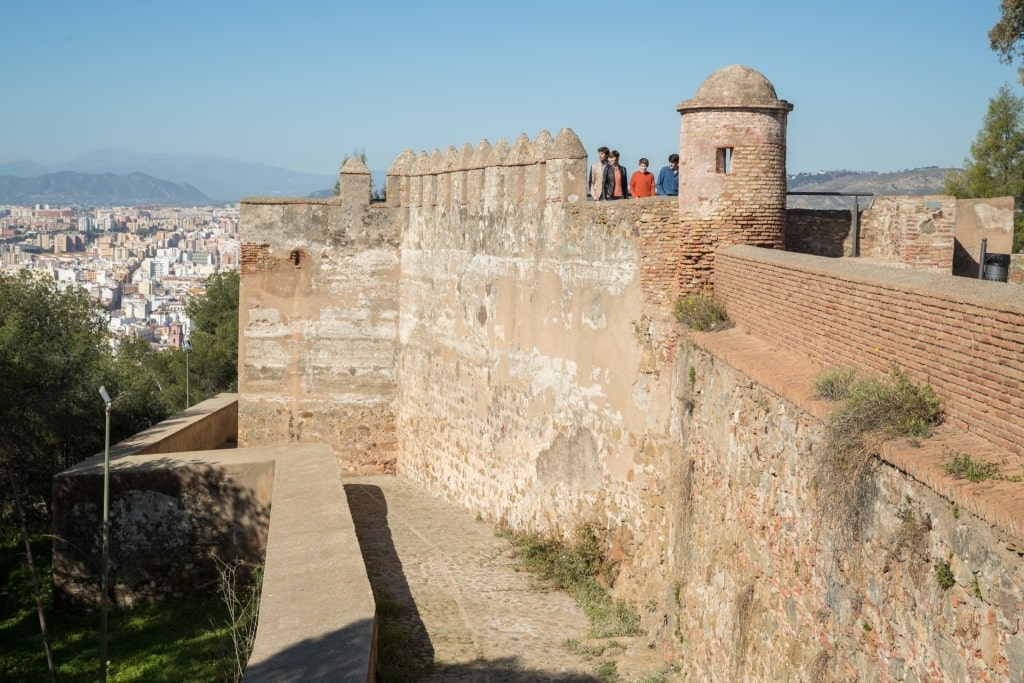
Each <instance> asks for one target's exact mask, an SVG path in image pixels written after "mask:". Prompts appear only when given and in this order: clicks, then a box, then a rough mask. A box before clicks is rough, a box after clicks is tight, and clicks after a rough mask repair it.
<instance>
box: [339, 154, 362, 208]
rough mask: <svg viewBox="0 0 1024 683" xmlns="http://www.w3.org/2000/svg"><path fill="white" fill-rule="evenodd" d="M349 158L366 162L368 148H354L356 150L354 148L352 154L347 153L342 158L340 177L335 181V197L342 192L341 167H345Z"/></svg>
mask: <svg viewBox="0 0 1024 683" xmlns="http://www.w3.org/2000/svg"><path fill="white" fill-rule="evenodd" d="M349 159H359V160H360V161H362V162H363V163H364V164H365V163H366V150H365V149H354V150H352V153H351V154H347V155H345V156H344V157H343V158H342V160H341V165H340V166H338V171H339V177H338V179H337V180H335V181H334V196H335V197H337V196H338V195H339V194H341V177H340V171H341V169H343V168H345V162H346V161H348V160H349Z"/></svg>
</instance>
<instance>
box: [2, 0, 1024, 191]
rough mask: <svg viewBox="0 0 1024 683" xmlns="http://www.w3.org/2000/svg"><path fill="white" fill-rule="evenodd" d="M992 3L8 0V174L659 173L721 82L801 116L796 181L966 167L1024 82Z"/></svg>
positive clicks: (796, 131) (793, 156) (792, 156)
mask: <svg viewBox="0 0 1024 683" xmlns="http://www.w3.org/2000/svg"><path fill="white" fill-rule="evenodd" d="M998 8H999V1H998V0H888V1H887V2H881V1H876V0H861V1H860V2H841V3H833V2H822V1H820V0H815V1H811V0H806V1H805V0H779V1H778V2H766V1H765V0H732V1H731V2H727V1H722V2H706V1H705V2H692V1H678V0H677V1H676V2H660V1H648V2H645V3H626V2H623V1H622V0H618V1H616V2H604V1H603V0H588V1H587V2H568V1H560V0H548V1H547V2H534V1H532V0H520V1H519V2H505V3H491V2H461V1H445V0H434V1H432V2H423V1H422V0H420V1H417V2H406V1H404V0H396V1H394V2H365V1H364V2H351V1H349V0H330V1H319V0H292V1H290V2H263V1H261V0H248V1H246V2H235V1H221V0H202V1H200V2H194V1H192V0H179V1H178V2H174V3H163V2H148V1H144V0H132V1H131V2H122V1H121V0H94V1H86V0H32V1H31V2H29V1H27V0H26V1H15V0H10V1H5V2H3V3H2V7H0V25H2V26H3V27H4V28H3V38H2V40H0V64H2V65H3V66H2V68H0V92H2V93H3V95H2V98H3V107H2V109H0V163H6V162H12V161H21V160H31V161H36V162H39V163H43V164H53V163H59V162H63V161H68V160H70V159H72V158H74V157H76V156H79V155H81V154H84V153H87V152H90V151H93V150H96V149H103V148H117V149H125V150H132V151H136V152H146V153H173V154H196V155H212V156H221V157H227V158H231V159H238V160H242V161H249V162H257V163H265V164H269V165H273V166H280V167H284V168H289V169H292V170H295V171H305V172H310V173H322V174H325V175H334V174H335V173H336V172H337V170H338V164H339V162H340V161H341V159H342V158H343V157H344V156H346V155H348V154H350V153H351V152H352V151H353V150H355V149H361V150H365V152H366V155H367V157H368V165H369V166H370V168H371V170H384V169H387V168H388V167H389V166H390V165H391V163H392V162H393V161H394V160H395V158H396V157H397V156H398V155H399V154H400V153H401V152H402V150H404V149H412V150H413V151H415V152H417V153H418V152H419V151H420V150H426V151H427V152H430V151H431V150H433V149H434V148H435V147H436V148H439V149H441V150H442V151H444V150H445V149H446V148H447V147H448V146H449V145H454V146H455V147H456V148H458V147H461V145H462V144H463V143H464V142H469V143H470V144H472V145H473V146H476V145H477V144H478V143H479V142H480V141H481V140H482V139H485V138H486V139H487V140H488V141H490V143H491V144H492V145H493V144H495V143H496V142H497V140H498V138H501V137H504V138H506V139H507V140H508V141H509V142H510V143H511V142H514V141H515V139H516V137H518V136H519V134H520V133H526V134H527V135H528V136H529V137H530V139H531V140H532V139H534V138H536V136H537V134H538V133H539V132H540V131H541V130H542V129H543V130H548V131H549V132H550V133H551V134H552V135H555V134H557V133H558V131H559V130H560V129H561V128H563V127H565V126H568V127H570V128H572V129H573V130H574V131H575V132H576V134H577V135H578V136H579V137H580V139H581V140H582V142H583V144H584V146H585V147H586V148H587V150H588V152H590V153H591V155H593V154H594V150H595V149H596V148H597V147H598V146H600V145H608V146H609V147H612V148H615V149H619V150H620V151H621V153H622V159H623V161H624V163H625V164H626V165H627V167H628V168H631V169H632V168H635V166H636V160H637V159H638V158H639V157H641V156H646V157H649V158H650V159H651V162H652V166H654V167H655V168H657V167H660V166H661V165H662V164H663V163H664V159H665V158H666V157H667V155H668V154H669V153H670V152H672V151H673V150H674V149H676V148H677V147H678V136H679V114H678V113H677V112H676V110H675V107H676V105H677V104H678V103H679V102H682V101H684V100H687V99H690V98H691V97H692V96H693V94H694V93H695V92H696V90H697V88H698V87H699V86H700V84H701V82H702V81H703V80H704V79H705V78H706V77H707V76H708V75H709V74H711V73H712V72H714V71H715V70H717V69H718V68H720V67H722V66H726V65H728V64H743V65H746V66H749V67H751V68H754V69H756V70H758V71H760V72H761V73H762V74H764V75H765V76H766V77H767V78H768V79H769V80H770V81H771V82H772V83H773V84H774V85H775V89H776V92H777V93H778V95H779V97H780V98H781V99H785V100H788V101H790V102H792V103H793V104H794V106H795V109H794V110H793V112H792V113H791V114H790V116H789V128H788V131H789V138H788V139H789V156H788V170H789V172H791V173H795V172H800V171H816V170H837V169H850V170H857V171H896V170H902V169H907V168H917V167H921V166H959V165H961V164H962V163H963V160H964V158H965V157H966V156H967V155H968V153H969V151H970V145H971V142H972V141H973V140H974V138H975V136H976V135H977V132H978V130H979V128H980V127H981V123H982V119H983V117H984V115H985V111H986V109H987V107H988V102H989V100H990V99H991V98H992V97H994V96H995V95H996V93H997V91H998V89H999V87H1000V86H1001V85H1003V84H1008V85H1010V86H1011V88H1012V89H1013V91H1014V92H1015V93H1016V94H1021V92H1022V90H1021V88H1020V87H1019V86H1018V85H1017V84H1016V70H1015V68H1014V67H1011V66H1004V65H1002V64H1000V63H999V61H998V59H997V58H996V55H995V54H994V53H993V52H992V51H991V50H990V49H989V44H988V31H989V29H990V28H991V27H992V25H993V24H994V23H995V22H996V21H997V20H998V18H999V9H998Z"/></svg>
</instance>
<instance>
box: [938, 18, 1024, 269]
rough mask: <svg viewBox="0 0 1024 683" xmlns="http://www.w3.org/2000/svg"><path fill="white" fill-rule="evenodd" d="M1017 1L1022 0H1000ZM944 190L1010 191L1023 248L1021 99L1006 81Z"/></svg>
mask: <svg viewBox="0 0 1024 683" xmlns="http://www.w3.org/2000/svg"><path fill="white" fill-rule="evenodd" d="M1007 4H1013V5H1018V4H1019V5H1020V6H1021V7H1022V10H1021V11H1022V12H1024V0H1017V1H1014V2H1011V0H1004V2H1003V7H1004V9H1005V7H1006V6H1007ZM944 192H945V193H946V194H951V195H953V196H955V197H959V198H973V197H1006V196H1010V195H1012V196H1013V197H1014V200H1015V202H1014V203H1015V205H1016V207H1017V211H1015V212H1014V217H1013V251H1014V252H1015V253H1021V252H1024V213H1022V212H1021V210H1020V209H1021V207H1022V201H1024V99H1022V98H1020V97H1018V96H1016V95H1014V94H1013V93H1012V92H1010V88H1009V87H1008V86H1006V85H1004V86H1002V87H1001V88H1000V89H999V94H997V95H996V96H995V97H993V98H992V99H991V100H989V103H988V112H987V113H986V114H985V120H984V121H983V122H982V126H981V130H980V131H978V136H977V137H976V138H975V139H974V142H973V143H972V144H971V155H970V156H969V157H968V158H967V159H965V160H964V170H963V171H953V172H951V173H949V174H948V175H947V176H946V185H945V189H944Z"/></svg>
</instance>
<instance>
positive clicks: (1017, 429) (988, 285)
mask: <svg viewBox="0 0 1024 683" xmlns="http://www.w3.org/2000/svg"><path fill="white" fill-rule="evenodd" d="M715 291H716V295H717V296H719V297H721V300H722V301H723V302H724V303H725V306H726V308H727V310H728V312H729V317H730V319H731V320H733V322H735V323H736V325H738V326H741V327H743V328H745V329H749V330H750V331H752V332H754V333H756V334H762V335H765V336H768V337H770V338H772V339H776V340H778V342H779V343H782V344H784V345H786V346H788V347H790V348H793V349H797V350H800V351H803V352H806V353H808V354H810V355H811V356H812V357H814V358H817V359H820V360H822V361H824V362H826V363H829V364H831V365H833V366H836V367H851V368H852V367H859V368H866V369H870V370H872V371H875V372H878V373H883V374H884V373H887V372H888V371H889V370H891V368H892V367H893V366H894V365H895V366H898V367H899V368H901V369H903V370H905V371H906V372H908V373H909V374H910V375H911V376H913V377H915V378H916V379H917V380H919V381H927V382H928V383H929V384H931V385H932V387H934V389H935V392H936V393H937V394H938V396H939V397H940V398H941V399H942V403H943V407H944V410H945V413H946V419H947V420H948V421H949V422H950V423H951V424H954V425H956V426H958V427H960V428H962V429H965V430H967V431H969V432H973V433H977V434H978V435H980V436H982V437H983V438H985V439H987V440H989V441H991V442H992V443H994V444H997V445H999V446H1001V447H1003V448H1006V449H1007V450H1009V451H1010V452H1013V453H1018V454H1020V453H1024V354H1021V349H1024V327H1022V326H1021V320H1024V317H1022V316H1024V290H1022V289H1021V288H1020V287H1014V286H1011V285H1007V284H1004V283H998V282H987V281H983V280H971V279H967V278H954V277H948V276H946V277H940V276H936V275H932V274H929V273H919V272H914V271H907V270H899V269H892V268H888V267H884V266H878V265H872V264H865V263H858V262H857V261H855V260H850V259H841V260H834V259H829V260H823V259H819V258H815V257H810V256H805V255H802V254H789V253H776V252H772V251H767V250H758V249H754V248H751V247H735V248H732V249H729V250H727V251H725V252H720V253H719V254H718V265H717V268H716V290H715Z"/></svg>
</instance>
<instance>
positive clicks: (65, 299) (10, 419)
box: [0, 271, 110, 519]
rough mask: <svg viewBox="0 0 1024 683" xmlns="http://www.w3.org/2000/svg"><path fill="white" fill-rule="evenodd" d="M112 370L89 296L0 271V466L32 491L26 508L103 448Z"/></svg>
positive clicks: (101, 323)
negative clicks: (58, 476)
mask: <svg viewBox="0 0 1024 683" xmlns="http://www.w3.org/2000/svg"><path fill="white" fill-rule="evenodd" d="M109 369H110V347H109V346H108V344H107V334H106V319H105V317H104V315H103V313H102V311H101V310H100V309H99V308H98V307H97V305H96V303H95V302H94V301H93V300H92V299H91V298H90V297H89V295H88V294H87V293H86V292H85V291H83V290H80V289H77V288H70V289H65V290H62V289H60V288H58V287H57V285H56V283H55V282H54V281H53V280H52V279H42V280H40V279H34V278H33V277H32V276H31V275H29V274H28V273H27V272H26V271H22V272H21V273H20V274H18V275H14V276H10V275H3V274H0V375H2V377H3V381H2V382H0V465H2V468H3V474H4V475H5V478H7V477H8V476H9V475H11V474H12V473H13V475H14V476H15V477H17V480H18V484H19V487H20V488H21V489H22V490H25V491H27V492H30V493H32V494H34V496H35V497H33V498H32V499H31V500H30V506H27V507H28V508H29V509H36V508H38V506H39V505H43V506H45V505H46V503H48V492H49V490H50V487H51V483H50V480H51V478H52V476H53V475H54V474H55V473H56V472H58V471H60V470H62V469H64V468H66V467H69V466H71V465H73V464H74V463H76V462H78V461H79V460H81V459H83V458H85V457H87V456H89V455H92V454H94V453H95V452H96V449H97V446H99V447H102V444H103V424H104V418H103V410H104V406H103V401H102V399H101V398H100V395H99V393H98V390H99V387H100V386H101V384H102V383H103V382H104V381H105V377H106V375H107V374H108V372H109ZM40 497H42V498H43V500H39V498H40ZM10 503H11V500H10V499H7V498H4V499H3V509H2V510H0V519H3V518H6V517H7V515H8V513H9V512H10V507H9V505H10Z"/></svg>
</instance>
